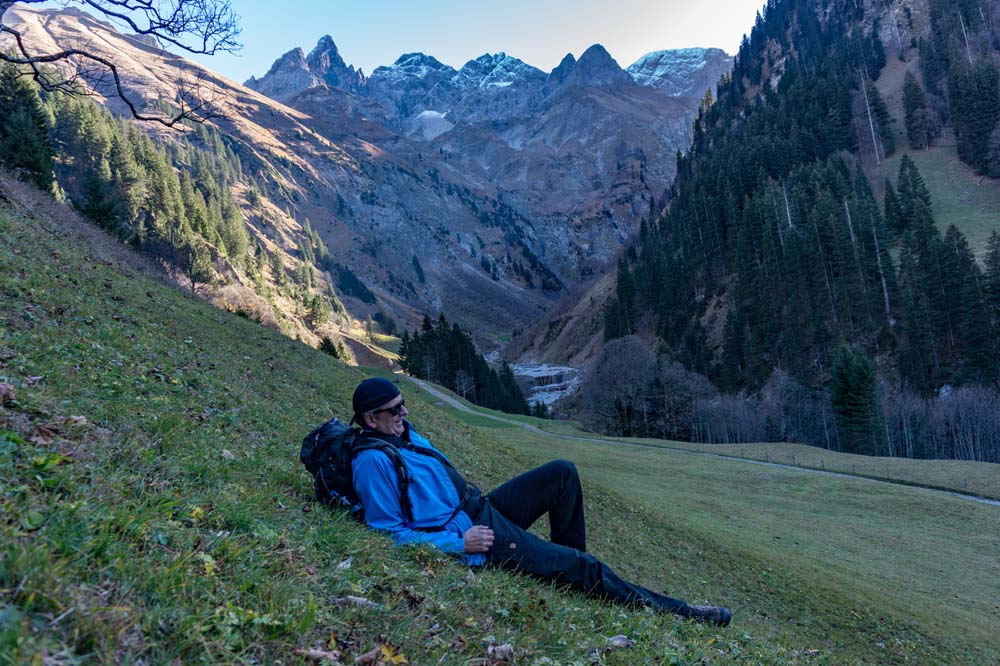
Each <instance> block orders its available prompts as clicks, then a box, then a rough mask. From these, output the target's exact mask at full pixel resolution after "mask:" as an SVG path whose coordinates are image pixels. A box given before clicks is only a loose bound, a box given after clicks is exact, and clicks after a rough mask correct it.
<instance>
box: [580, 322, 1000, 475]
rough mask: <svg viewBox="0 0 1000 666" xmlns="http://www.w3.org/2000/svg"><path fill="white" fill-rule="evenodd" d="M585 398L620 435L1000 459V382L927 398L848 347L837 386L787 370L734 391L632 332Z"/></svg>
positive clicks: (602, 363) (596, 374) (834, 371)
mask: <svg viewBox="0 0 1000 666" xmlns="http://www.w3.org/2000/svg"><path fill="white" fill-rule="evenodd" d="M577 401H578V405H577V407H578V408H579V411H580V414H581V416H582V419H583V420H584V423H585V425H587V426H588V427H590V428H592V429H594V430H596V431H598V432H603V433H606V434H610V435H624V436H630V437H656V438H661V439H675V440H683V441H692V442H707V443H738V442H747V443H755V442H786V441H787V442H801V443H804V444H810V445H812V446H817V447H821V448H825V449H829V450H832V451H841V452H846V453H859V454H865V455H877V456H899V457H908V458H939V459H959V460H974V461H980V462H992V463H1000V390H997V388H996V387H994V386H975V385H972V386H959V387H951V388H949V389H947V390H945V391H943V392H942V393H941V394H940V395H938V396H934V397H933V398H929V397H926V396H921V395H919V394H917V393H916V392H914V391H912V390H910V389H908V388H907V387H905V386H901V385H899V384H898V383H897V382H893V381H890V380H888V379H887V378H886V377H885V376H884V375H880V373H878V372H877V371H876V368H875V363H874V361H873V360H872V359H871V357H869V356H868V355H867V354H866V353H865V352H864V351H863V350H860V349H858V348H856V347H849V346H846V345H845V346H842V347H840V348H838V349H837V351H836V352H835V354H834V357H833V362H832V367H831V379H830V385H829V386H828V387H819V388H816V387H809V386H806V385H804V384H802V383H800V382H798V381H796V380H795V379H794V378H792V377H791V376H789V375H788V374H787V373H785V372H784V371H783V370H780V369H777V370H775V371H774V372H772V373H771V375H770V377H769V378H768V380H767V382H766V383H765V384H764V385H763V386H762V387H761V388H760V389H759V390H758V391H755V392H752V393H751V392H749V391H740V392H737V393H724V392H721V391H719V390H718V389H717V388H716V387H715V386H714V385H713V384H712V382H710V381H709V380H708V378H707V377H705V376H704V375H701V374H698V373H696V372H693V371H691V370H689V369H687V368H685V367H684V366H683V365H682V364H681V363H679V362H677V361H675V360H671V359H670V358H668V357H667V356H665V355H660V356H657V355H656V354H655V353H654V352H653V351H651V350H650V349H649V347H648V346H647V345H646V344H645V343H644V342H642V341H641V340H640V339H639V338H637V337H636V336H632V335H629V336H625V337H622V338H617V339H615V340H612V341H610V342H609V343H608V344H607V345H606V346H605V349H604V351H603V353H602V355H601V357H600V358H599V359H598V362H597V363H596V365H595V367H594V370H593V371H592V372H591V374H590V375H588V377H587V380H586V381H585V382H584V384H583V386H582V387H581V389H580V393H579V396H578V397H577Z"/></svg>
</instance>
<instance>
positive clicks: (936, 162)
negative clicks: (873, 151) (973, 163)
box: [876, 136, 1000, 259]
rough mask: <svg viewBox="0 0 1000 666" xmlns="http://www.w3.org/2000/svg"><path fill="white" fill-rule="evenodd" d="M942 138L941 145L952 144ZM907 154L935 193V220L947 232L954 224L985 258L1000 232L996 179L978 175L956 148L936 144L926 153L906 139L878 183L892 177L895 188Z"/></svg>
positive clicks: (880, 173)
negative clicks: (989, 243) (992, 236)
mask: <svg viewBox="0 0 1000 666" xmlns="http://www.w3.org/2000/svg"><path fill="white" fill-rule="evenodd" d="M953 142H954V141H953V139H949V138H948V137H947V136H942V137H941V138H940V139H939V141H938V143H939V144H952V143H953ZM904 154H907V155H909V156H910V158H911V159H912V160H913V162H914V164H916V165H917V169H919V170H920V175H921V176H923V179H924V182H925V183H926V184H927V189H928V190H929V191H930V193H931V202H932V209H933V212H934V219H935V221H936V222H937V224H938V228H940V229H941V232H942V233H944V230H945V229H947V228H948V225H949V224H954V225H955V227H957V228H958V230H959V231H961V232H962V233H963V234H964V235H965V237H966V238H967V239H968V241H969V245H970V247H971V248H972V251H973V252H974V253H975V254H976V256H977V257H979V258H980V259H982V255H983V252H984V251H985V250H986V241H987V240H988V239H989V237H990V232H992V231H993V230H994V229H998V230H1000V187H998V183H997V181H996V180H995V179H993V178H987V177H984V176H979V175H977V174H976V173H975V172H974V171H973V170H972V169H971V168H970V167H969V166H968V165H966V164H963V163H962V162H961V161H960V160H959V159H958V156H957V155H956V154H955V147H954V145H936V146H932V147H930V148H928V149H925V150H910V149H909V148H908V146H907V145H906V141H905V139H903V140H902V143H901V144H900V147H899V148H898V149H897V150H896V153H895V154H894V155H893V156H892V157H890V158H889V159H888V160H886V161H885V162H883V163H882V165H881V167H879V168H878V169H877V170H876V180H877V181H878V182H879V183H881V182H882V181H883V180H884V179H885V178H889V179H890V180H891V181H892V183H893V185H895V184H896V177H897V174H898V173H899V161H900V160H901V159H902V157H903V155H904Z"/></svg>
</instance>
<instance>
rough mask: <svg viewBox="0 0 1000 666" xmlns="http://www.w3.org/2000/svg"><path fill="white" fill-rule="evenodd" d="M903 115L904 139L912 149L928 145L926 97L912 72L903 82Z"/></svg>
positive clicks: (928, 122) (928, 131)
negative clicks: (904, 122) (907, 140)
mask: <svg viewBox="0 0 1000 666" xmlns="http://www.w3.org/2000/svg"><path fill="white" fill-rule="evenodd" d="M903 114H904V117H905V119H906V138H907V139H909V141H910V146H911V147H912V148H914V149H920V148H926V147H927V146H929V145H930V121H929V118H928V114H927V96H926V95H925V94H924V90H923V88H921V87H920V84H919V83H918V82H917V77H915V76H914V75H913V73H912V72H907V73H906V78H905V79H904V81H903Z"/></svg>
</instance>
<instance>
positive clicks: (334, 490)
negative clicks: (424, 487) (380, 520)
mask: <svg viewBox="0 0 1000 666" xmlns="http://www.w3.org/2000/svg"><path fill="white" fill-rule="evenodd" d="M368 449H378V450H379V451H382V452H383V453H385V454H386V455H387V456H389V459H390V460H392V464H393V466H395V468H396V474H397V475H398V476H399V498H400V505H401V507H402V509H403V514H404V515H405V516H406V518H407V520H409V521H411V522H412V521H413V509H412V508H411V506H410V496H409V492H408V490H409V487H410V474H409V472H408V471H407V469H406V464H405V463H404V462H403V457H402V456H401V455H399V450H398V449H396V447H394V446H393V445H392V444H389V443H388V442H385V441H382V440H381V439H376V438H374V437H364V436H362V433H361V429H360V428H352V427H351V426H349V425H347V424H346V423H344V422H343V421H341V420H340V419H338V418H336V417H334V418H332V419H330V420H329V421H327V422H326V423H324V424H323V425H321V426H318V427H317V428H316V429H314V430H313V431H312V432H311V433H309V434H308V435H306V437H305V439H303V440H302V449H301V451H299V459H300V460H301V461H302V464H303V465H305V466H306V469H307V470H309V473H310V474H312V475H313V480H314V482H315V487H316V499H318V500H319V501H320V502H322V503H323V504H326V505H327V506H342V507H345V508H347V509H348V510H349V511H350V512H351V515H352V516H354V517H355V518H357V519H358V520H361V521H363V520H364V515H365V514H364V509H363V508H362V506H361V499H360V498H359V497H358V493H357V491H356V490H354V473H353V470H352V466H351V463H352V462H353V461H354V458H355V456H357V455H358V454H359V453H361V452H362V451H367V450H368Z"/></svg>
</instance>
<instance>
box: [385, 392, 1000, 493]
mask: <svg viewBox="0 0 1000 666" xmlns="http://www.w3.org/2000/svg"><path fill="white" fill-rule="evenodd" d="M401 376H402V377H404V378H405V379H407V380H408V381H410V382H412V383H414V384H416V385H417V386H419V387H420V388H421V389H423V390H424V391H426V392H427V393H429V394H431V395H432V396H434V397H435V398H437V399H439V400H441V401H442V402H445V403H447V404H448V405H450V406H452V407H454V408H455V409H458V410H460V411H463V412H468V413H470V414H475V415H476V416H480V417H483V418H487V419H493V420H494V421H499V422H500V423H506V424H508V425H513V426H517V427H519V428H524V429H525V430H527V431H528V432H533V433H535V434H538V435H541V436H543V437H558V438H560V439H572V440H576V441H585V442H598V443H600V444H607V445H610V446H639V447H643V448H648V449H659V450H661V451H670V452H675V453H687V454H690V455H695V456H711V457H713V458H721V459H723V460H734V461H737V462H743V463H748V464H751V465H765V466H767V467H781V468H784V469H791V470H796V471H799V472H808V473H810V474H823V475H825V476H838V477H842V478H849V479H862V480H865V481H871V482H872V483H888V484H891V485H894V486H903V487H906V488H915V489H917V490H923V491H925V492H931V493H938V494H941V495H951V496H952V497H958V498H960V499H964V500H969V501H972V502H978V503H980V504H989V505H992V506H1000V500H992V499H987V498H985V497H977V496H976V495H967V494H965V493H958V492H955V491H952V490H942V489H940V488H927V487H924V486H918V485H914V484H911V483H903V482H901V481H892V480H889V479H873V478H870V477H867V476H860V475H857V474H845V473H843V472H830V471H827V470H822V469H812V468H810V467H798V466H796V465H785V464H782V463H773V462H765V461H763V460H751V459H749V458H740V457H738V456H727V455H723V454H720V453H709V452H707V451H691V450H689V449H683V448H679V447H674V446H667V445H661V444H645V443H643V442H628V441H623V440H619V439H607V438H603V437H587V436H586V435H563V434H560V433H554V432H548V431H545V430H542V429H541V428H539V427H538V426H533V425H531V424H529V423H522V422H520V421H517V420H515V419H506V418H504V417H502V416H496V415H493V414H484V413H482V412H477V411H473V410H471V409H469V408H468V407H467V406H466V405H464V404H463V403H462V402H460V401H458V400H456V399H455V398H453V397H451V396H450V395H448V394H446V393H443V392H442V391H439V390H438V389H437V388H436V387H434V386H432V385H431V384H428V383H427V382H425V381H422V380H420V379H417V378H416V377H410V376H408V375H401Z"/></svg>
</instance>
